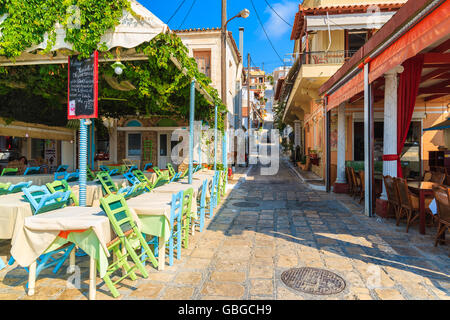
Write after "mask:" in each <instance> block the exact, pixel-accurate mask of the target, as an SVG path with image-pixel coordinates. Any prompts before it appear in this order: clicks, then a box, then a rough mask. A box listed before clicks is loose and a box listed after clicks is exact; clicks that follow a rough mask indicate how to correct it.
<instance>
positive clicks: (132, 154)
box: [127, 133, 142, 161]
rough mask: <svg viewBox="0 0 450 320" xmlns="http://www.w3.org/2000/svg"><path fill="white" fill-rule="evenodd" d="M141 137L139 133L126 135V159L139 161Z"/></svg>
mask: <svg viewBox="0 0 450 320" xmlns="http://www.w3.org/2000/svg"><path fill="white" fill-rule="evenodd" d="M141 141H142V137H141V134H140V133H128V134H127V159H130V160H139V161H140V160H141V155H142V145H141V144H142V142H141Z"/></svg>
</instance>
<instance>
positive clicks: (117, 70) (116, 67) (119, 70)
mask: <svg viewBox="0 0 450 320" xmlns="http://www.w3.org/2000/svg"><path fill="white" fill-rule="evenodd" d="M111 67H112V68H113V69H114V72H115V73H116V74H117V75H119V76H120V75H121V74H122V73H123V70H125V69H126V67H125V66H124V65H123V63H122V62H120V61H117V62H114V64H113V65H112V66H111Z"/></svg>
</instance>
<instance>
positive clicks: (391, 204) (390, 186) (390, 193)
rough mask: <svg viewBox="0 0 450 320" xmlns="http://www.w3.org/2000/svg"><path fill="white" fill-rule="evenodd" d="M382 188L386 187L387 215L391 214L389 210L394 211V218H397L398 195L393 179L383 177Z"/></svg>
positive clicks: (398, 208) (398, 207)
mask: <svg viewBox="0 0 450 320" xmlns="http://www.w3.org/2000/svg"><path fill="white" fill-rule="evenodd" d="M383 181H384V186H385V187H386V194H387V197H388V210H387V211H388V213H389V212H391V211H390V209H391V208H392V209H394V217H397V215H398V211H399V210H400V200H399V195H398V190H397V186H396V184H395V181H394V178H392V177H391V176H383Z"/></svg>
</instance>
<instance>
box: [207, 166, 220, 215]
mask: <svg viewBox="0 0 450 320" xmlns="http://www.w3.org/2000/svg"><path fill="white" fill-rule="evenodd" d="M219 178H220V172H219V171H216V172H214V176H213V179H212V182H211V186H210V189H209V190H210V198H209V217H210V218H212V217H213V215H214V208H215V207H217V204H218V194H219Z"/></svg>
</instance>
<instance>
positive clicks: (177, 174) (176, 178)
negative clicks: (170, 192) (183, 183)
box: [169, 172, 183, 183]
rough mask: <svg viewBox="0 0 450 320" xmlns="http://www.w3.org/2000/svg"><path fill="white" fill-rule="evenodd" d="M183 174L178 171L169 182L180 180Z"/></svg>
mask: <svg viewBox="0 0 450 320" xmlns="http://www.w3.org/2000/svg"><path fill="white" fill-rule="evenodd" d="M182 174H183V172H177V173H175V175H174V176H173V177H172V178H171V179H170V181H169V183H170V182H173V181H178V180H180V177H181V175H182Z"/></svg>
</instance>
